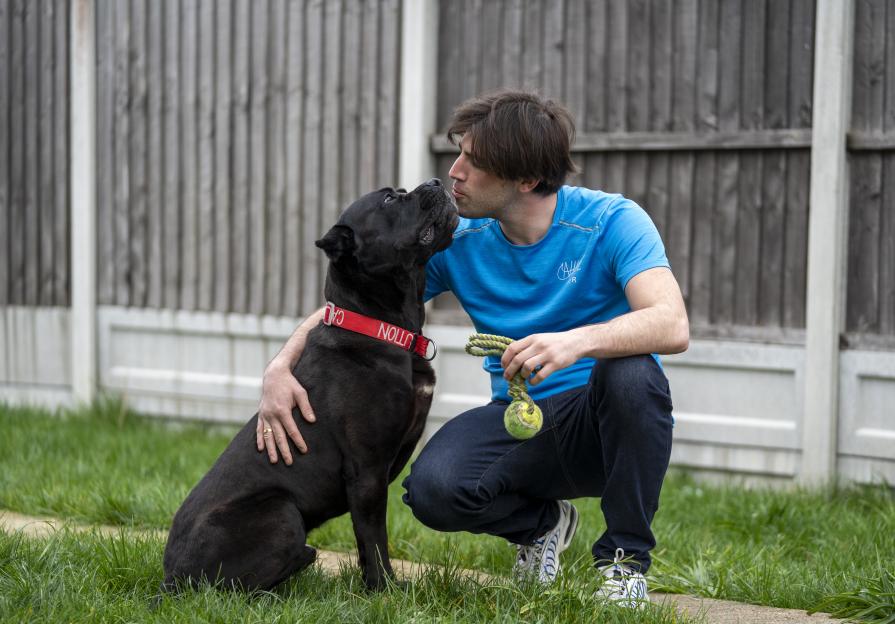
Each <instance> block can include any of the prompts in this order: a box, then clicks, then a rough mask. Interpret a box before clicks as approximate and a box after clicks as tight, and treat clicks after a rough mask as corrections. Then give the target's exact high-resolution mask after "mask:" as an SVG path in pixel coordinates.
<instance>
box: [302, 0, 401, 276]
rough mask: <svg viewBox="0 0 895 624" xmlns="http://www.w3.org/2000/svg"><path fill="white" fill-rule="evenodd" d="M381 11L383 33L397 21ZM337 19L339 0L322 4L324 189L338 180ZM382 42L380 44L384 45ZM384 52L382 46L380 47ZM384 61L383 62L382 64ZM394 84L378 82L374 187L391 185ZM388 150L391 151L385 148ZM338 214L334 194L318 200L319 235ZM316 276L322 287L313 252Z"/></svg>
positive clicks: (320, 266) (322, 269) (321, 268)
mask: <svg viewBox="0 0 895 624" xmlns="http://www.w3.org/2000/svg"><path fill="white" fill-rule="evenodd" d="M386 12H387V11H384V12H383V14H382V15H381V16H380V20H381V25H382V28H383V30H384V29H385V28H386V24H390V23H391V24H395V23H397V24H400V20H398V21H396V22H392V21H391V20H392V17H393V16H392V15H386ZM341 18H342V2H341V1H340V0H335V1H333V0H330V1H329V2H326V4H325V7H324V14H323V33H324V42H323V58H322V62H323V89H322V94H321V97H322V102H323V104H322V109H323V111H322V120H321V122H322V123H321V128H320V132H321V151H322V154H321V156H322V158H321V170H320V179H321V185H322V188H324V189H335V188H336V185H337V184H338V181H339V156H340V154H339V120H340V118H341V117H340V114H339V100H340V97H339V89H340V82H341V80H340V74H339V67H340V64H341V47H342V39H341V26H342V23H341ZM399 39H400V37H398V36H395V37H387V38H386V40H390V41H392V42H396V41H398V40H399ZM384 43H385V42H383V44H384ZM383 52H385V47H383ZM382 62H384V61H382ZM388 70H389V68H388V66H387V65H384V66H383V68H382V74H381V75H382V77H383V78H385V77H386V76H388V73H389V71H388ZM393 86H394V83H393V82H390V81H388V80H383V79H380V81H379V94H378V96H377V97H378V99H379V106H378V110H379V111H380V115H381V117H382V121H383V122H384V123H383V125H382V126H380V127H379V131H380V136H379V138H378V139H377V141H376V143H377V150H376V151H377V167H378V169H379V173H378V174H377V178H379V180H380V182H379V183H377V186H384V185H392V184H395V182H394V180H393V179H392V177H391V176H390V175H388V173H387V171H388V164H389V163H388V158H389V155H391V154H393V153H394V148H395V141H394V138H393V136H392V135H389V134H388V132H389V130H391V129H392V120H393V117H390V116H389V114H388V113H389V112H391V111H396V110H397V105H396V103H393V102H392V101H390V100H389V97H388V94H387V93H386V91H387V90H388V89H389V88H391V87H393ZM389 148H391V149H389ZM338 214H339V203H338V194H337V193H333V192H330V191H329V190H327V191H326V192H324V193H322V194H321V197H320V232H321V233H322V232H325V231H326V230H328V229H329V228H330V227H332V226H333V224H335V222H336V219H337V218H338ZM316 265H317V274H318V279H319V283H321V284H323V283H324V280H325V279H326V269H327V263H326V262H325V261H323V255H322V254H321V253H320V252H319V251H318V252H317V259H316Z"/></svg>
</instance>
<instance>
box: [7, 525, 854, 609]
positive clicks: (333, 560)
mask: <svg viewBox="0 0 895 624" xmlns="http://www.w3.org/2000/svg"><path fill="white" fill-rule="evenodd" d="M63 528H65V529H67V530H70V531H83V532H97V533H99V534H101V535H119V534H121V533H122V532H124V533H128V534H131V535H145V536H152V537H158V538H160V539H165V538H166V536H167V532H166V531H162V530H148V531H147V530H139V529H129V528H126V527H115V526H107V525H96V524H76V523H73V522H71V521H69V520H66V519H60V518H53V517H50V516H27V515H24V514H19V513H15V512H12V511H5V510H0V531H3V532H5V533H13V532H21V533H23V534H25V535H27V536H29V537H37V538H41V537H49V536H51V535H52V534H53V533H55V532H56V531H58V530H60V529H63ZM355 563H356V562H355V559H354V556H353V555H352V554H350V553H340V552H332V551H326V550H318V551H317V563H316V565H318V566H320V567H321V568H322V569H323V570H325V571H327V572H330V573H337V572H339V570H340V569H341V568H342V567H343V566H346V565H348V566H350V565H355ZM392 567H393V568H394V570H395V573H396V574H397V576H398V577H399V578H402V579H412V578H416V577H418V576H419V575H420V574H421V573H422V572H423V571H424V570H426V569H428V567H427V566H426V565H424V564H420V563H414V562H412V561H404V560H401V559H392ZM466 573H468V574H469V576H470V577H472V578H474V579H476V580H478V581H479V582H486V581H488V580H489V579H490V578H491V577H490V576H489V575H487V574H485V573H483V572H478V571H476V570H467V571H466ZM650 597H651V599H652V601H653V602H654V603H658V604H665V605H673V606H674V608H676V609H678V610H679V611H681V612H682V613H685V614H687V615H690V616H702V617H704V619H705V621H706V622H707V623H708V624H778V623H781V624H818V623H819V622H832V621H836V620H835V619H834V618H832V617H831V616H830V615H828V614H826V613H814V614H811V615H809V614H808V613H806V612H805V611H801V610H799V609H779V608H777V607H765V606H760V605H751V604H744V603H741V602H734V601H731V600H717V599H714V598H702V597H700V596H687V595H677V594H659V593H655V592H653V593H651V594H650Z"/></svg>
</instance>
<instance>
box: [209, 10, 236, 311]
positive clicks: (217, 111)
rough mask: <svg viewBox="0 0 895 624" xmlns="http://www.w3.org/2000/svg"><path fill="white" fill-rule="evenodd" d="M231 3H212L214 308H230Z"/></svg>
mask: <svg viewBox="0 0 895 624" xmlns="http://www.w3.org/2000/svg"><path fill="white" fill-rule="evenodd" d="M232 15H233V4H232V1H231V0H220V1H219V2H216V3H215V24H214V32H215V37H216V39H215V50H214V52H215V59H214V75H215V79H214V85H215V96H214V145H213V149H214V173H213V176H214V260H213V263H214V309H215V310H219V311H229V310H230V309H231V308H230V288H231V284H230V282H231V279H232V278H231V272H230V232H231V222H230V211H231V197H230V184H231V176H232V171H231V169H230V162H231V161H230V154H231V152H232V149H233V144H232V138H233V137H232V136H231V134H230V128H231V126H230V124H231V119H232V116H231V114H230V113H231V107H232V105H233V104H232V77H233V66H232V61H233V58H232V40H233V20H232Z"/></svg>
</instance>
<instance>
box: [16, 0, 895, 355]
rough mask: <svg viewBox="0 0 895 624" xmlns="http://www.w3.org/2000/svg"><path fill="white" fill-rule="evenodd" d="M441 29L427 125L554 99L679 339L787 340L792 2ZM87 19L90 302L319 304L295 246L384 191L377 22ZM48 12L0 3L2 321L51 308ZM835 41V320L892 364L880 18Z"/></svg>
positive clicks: (495, 21) (56, 291) (313, 9)
mask: <svg viewBox="0 0 895 624" xmlns="http://www.w3.org/2000/svg"><path fill="white" fill-rule="evenodd" d="M439 6H440V9H439V13H440V14H439V22H440V26H439V28H440V37H439V51H438V58H439V60H438V98H437V102H438V103H437V119H438V124H439V127H443V125H444V123H445V122H446V120H447V118H448V115H449V113H450V110H451V109H452V108H453V106H455V105H456V104H457V103H459V102H460V101H462V100H463V99H464V98H466V97H468V96H471V95H473V94H475V93H478V92H481V91H483V90H487V89H490V88H495V87H498V86H518V85H522V86H528V87H535V88H537V89H539V90H541V91H542V92H543V93H545V94H547V95H550V96H555V97H558V98H560V99H561V100H563V101H564V102H565V103H566V104H567V105H568V106H569V108H570V109H571V110H572V112H573V114H574V116H575V118H576V120H577V125H578V130H579V136H578V141H577V143H576V147H575V156H576V160H577V161H578V162H579V164H580V165H581V167H582V174H581V175H580V176H578V177H577V178H576V179H575V180H573V182H575V183H581V184H585V185H588V186H594V187H599V188H604V189H606V190H609V191H619V192H624V193H625V194H627V195H629V196H630V197H632V198H633V199H634V200H636V201H638V202H639V203H641V204H642V205H643V206H644V207H645V208H646V209H647V211H648V212H649V213H650V214H651V216H652V217H653V219H654V220H655V222H656V224H657V225H658V227H659V229H660V231H661V232H662V234H663V237H664V240H665V242H666V246H667V249H668V254H669V258H670V260H671V263H672V267H673V269H674V271H675V273H676V275H677V277H678V280H679V281H680V283H681V286H682V288H683V290H684V293H685V296H686V299H687V304H688V307H689V311H690V316H691V320H692V322H693V326H694V330H695V331H696V333H697V334H699V335H704V336H720V337H724V336H743V335H745V336H746V337H749V336H758V337H761V338H763V339H771V340H777V341H783V342H800V341H801V340H802V339H803V336H802V331H801V330H802V328H803V327H804V324H805V276H806V266H805V265H806V238H807V219H808V197H807V196H808V184H809V179H808V176H809V155H810V154H809V152H810V145H811V134H810V127H811V111H812V102H811V97H812V75H813V57H814V55H813V45H814V19H815V4H814V2H813V1H812V0H775V1H773V2H772V1H770V0H748V1H746V0H674V1H673V2H670V1H667V0H630V1H628V0H487V1H485V0H450V1H444V2H441V3H440V5H439ZM96 7H97V11H96V22H97V23H96V33H97V117H98V118H97V128H98V137H97V145H98V197H97V201H98V217H99V218H98V246H99V253H98V280H97V281H98V302H99V303H100V304H105V305H123V306H133V307H148V308H167V309H185V310H215V311H227V312H230V311H232V312H246V313H255V314H258V313H267V314H275V315H277V314H282V315H293V316H294V315H300V314H302V313H304V312H307V311H308V310H310V309H311V308H313V307H314V306H316V305H317V304H318V302H319V299H320V286H321V278H322V270H321V263H320V255H319V253H318V250H317V249H316V247H314V245H313V241H314V240H315V239H316V238H317V237H318V236H319V235H320V234H321V233H322V231H323V230H324V229H325V228H326V227H327V226H328V224H329V223H331V222H332V221H333V220H334V219H335V218H336V215H337V214H338V212H339V211H340V210H341V208H342V207H344V206H345V205H346V204H347V203H348V202H349V201H350V200H351V199H352V198H353V197H355V196H357V195H358V194H360V193H361V192H364V191H367V190H370V189H373V188H376V187H378V186H381V185H385V184H392V183H394V181H395V178H396V168H397V157H398V153H397V152H398V136H397V134H398V133H397V128H398V118H399V115H400V111H399V107H398V92H399V89H398V80H399V76H398V73H399V68H398V60H399V52H400V50H399V24H400V13H401V11H400V2H399V0H328V1H326V2H324V1H323V0H263V1H258V2H251V1H250V0H159V1H156V0H121V1H115V2H113V1H102V0H101V1H99V2H97V3H96ZM69 11H70V5H69V1H68V0H33V1H31V0H2V1H0V133H2V134H0V304H25V305H57V306H66V305H68V303H69V301H70V296H69V292H68V289H69V285H68V284H69V279H70V277H69V258H68V254H69V251H68V249H69V247H68V231H69V224H68V219H69V210H68V201H69V200H68V180H67V177H68V173H67V172H68V166H69V165H68V148H69V145H68V136H69V132H68V101H67V95H68V28H69V26H68V21H69ZM855 24H856V32H855V58H854V95H853V116H852V128H853V132H852V135H851V136H850V142H849V145H850V149H851V150H852V151H851V159H850V165H851V176H850V180H851V189H852V190H851V209H850V227H849V234H848V237H849V270H848V303H847V317H846V318H847V327H848V329H849V338H850V340H851V341H852V342H853V343H854V344H857V345H862V344H883V345H890V344H891V343H892V341H891V340H890V339H889V337H892V336H895V183H893V182H892V180H893V179H895V152H893V148H895V139H893V136H895V106H893V105H892V102H895V0H857V3H856V19H855ZM432 143H433V150H434V151H435V153H437V154H438V167H437V168H438V170H439V173H440V174H441V175H442V176H445V175H446V172H447V169H448V167H449V163H450V162H451V160H452V158H453V156H452V150H453V148H452V147H451V146H449V145H447V144H446V142H445V141H444V140H443V139H441V138H440V137H437V136H436V137H434V138H433V142H432ZM887 174H888V175H887ZM442 307H443V306H442ZM448 307H449V306H448ZM879 336H884V337H885V338H879Z"/></svg>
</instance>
